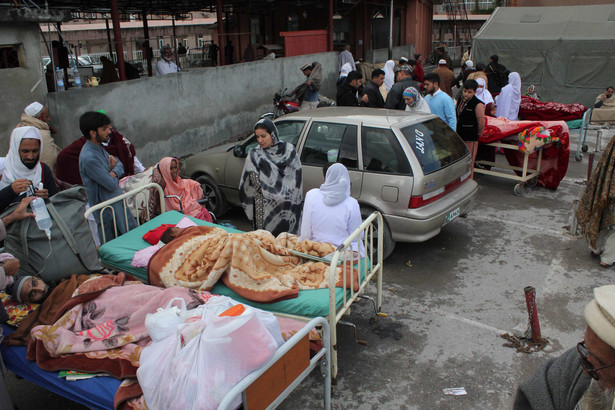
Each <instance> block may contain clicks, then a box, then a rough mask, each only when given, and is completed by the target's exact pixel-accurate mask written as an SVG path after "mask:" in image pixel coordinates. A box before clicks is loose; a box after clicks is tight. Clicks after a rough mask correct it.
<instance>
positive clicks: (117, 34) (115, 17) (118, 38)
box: [111, 0, 126, 81]
mask: <svg viewBox="0 0 615 410" xmlns="http://www.w3.org/2000/svg"><path fill="white" fill-rule="evenodd" d="M111 20H112V21H113V38H114V39H115V53H116V54H117V65H118V67H119V72H120V81H126V69H125V67H124V47H123V46H122V29H121V28H120V12H119V9H118V5H117V0H111Z"/></svg>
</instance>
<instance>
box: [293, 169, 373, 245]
mask: <svg viewBox="0 0 615 410" xmlns="http://www.w3.org/2000/svg"><path fill="white" fill-rule="evenodd" d="M323 173H324V174H325V183H324V184H322V185H321V186H320V188H315V189H311V190H310V191H309V192H308V193H307V194H306V195H305V204H304V205H303V217H302V220H301V236H300V239H311V240H313V241H317V242H327V243H330V244H332V245H335V246H339V245H340V244H341V243H342V242H344V240H345V239H346V238H348V237H349V236H350V234H352V233H353V232H354V231H355V230H356V229H357V228H358V227H359V225H361V222H362V220H361V210H360V208H359V203H358V202H357V200H356V199H354V198H353V197H351V196H350V175H348V170H347V169H346V167H345V166H344V165H342V164H339V163H335V164H330V165H329V166H326V167H325V168H324V169H323ZM354 248H355V250H356V247H354Z"/></svg>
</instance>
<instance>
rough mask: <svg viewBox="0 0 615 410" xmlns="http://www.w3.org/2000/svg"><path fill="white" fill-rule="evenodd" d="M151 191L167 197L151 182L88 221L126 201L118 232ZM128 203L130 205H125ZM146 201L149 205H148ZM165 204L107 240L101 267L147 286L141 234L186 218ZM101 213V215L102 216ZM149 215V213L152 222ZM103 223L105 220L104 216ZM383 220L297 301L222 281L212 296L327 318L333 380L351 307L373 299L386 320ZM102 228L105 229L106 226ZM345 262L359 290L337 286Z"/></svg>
mask: <svg viewBox="0 0 615 410" xmlns="http://www.w3.org/2000/svg"><path fill="white" fill-rule="evenodd" d="M151 188H153V189H154V190H155V191H156V192H157V193H158V195H160V198H163V197H164V192H163V191H162V189H161V188H160V186H159V185H157V184H153V183H152V184H147V185H144V186H142V187H140V188H137V189H134V190H132V191H130V192H127V193H124V194H123V195H120V196H118V197H116V198H114V199H111V200H109V201H105V202H103V203H100V204H98V205H96V206H94V207H92V208H90V209H88V210H87V211H86V213H85V217H86V218H87V217H88V216H89V215H91V214H93V213H94V212H98V213H102V212H112V213H113V212H114V211H113V208H112V207H111V205H112V204H114V203H117V202H122V203H123V204H124V207H123V209H124V213H123V214H122V215H115V214H114V213H113V221H114V229H115V232H116V234H117V229H116V225H117V220H118V218H127V217H128V216H127V213H126V210H127V209H128V205H127V204H128V203H129V202H130V204H133V206H134V207H137V206H138V204H139V203H143V201H139V200H137V199H135V200H130V198H138V197H139V195H143V194H144V192H145V191H148V190H150V189H151ZM127 201H128V202H127ZM145 202H147V201H145ZM160 203H161V212H162V213H161V214H160V215H158V216H156V217H154V218H152V219H151V220H149V221H147V222H145V223H143V224H141V221H140V220H137V224H138V225H139V226H138V227H137V228H135V229H133V230H132V231H130V232H127V233H125V234H124V235H121V236H119V237H117V238H115V239H113V240H110V241H108V242H107V241H103V242H104V243H103V244H102V245H101V247H100V248H99V256H100V261H101V263H102V265H103V266H105V267H107V268H110V269H112V270H116V271H122V272H125V273H128V274H131V275H133V276H134V277H136V278H138V279H139V280H141V281H143V282H145V283H147V281H148V277H147V269H145V268H136V267H133V266H131V264H130V263H131V261H132V258H133V256H134V253H135V252H136V251H138V250H141V249H144V248H145V247H147V246H149V244H148V243H147V242H146V241H144V240H143V239H142V237H143V235H144V234H145V233H147V232H148V231H150V230H151V229H154V228H156V227H158V226H160V225H161V224H165V223H166V224H173V223H177V222H179V221H180V220H181V219H182V218H183V217H184V215H183V214H181V213H179V212H177V211H169V212H165V211H166V209H165V206H164V200H161V201H160ZM131 212H132V213H133V214H134V215H139V213H140V209H132V210H131ZM99 215H100V214H99ZM149 217H150V215H148V219H149ZM101 219H102V218H101ZM191 219H192V220H193V221H194V222H195V223H197V224H198V225H203V226H219V225H215V224H212V223H208V222H205V221H201V220H198V219H194V218H191ZM219 227H221V228H223V229H225V230H226V231H227V232H231V233H240V232H241V231H239V230H236V229H232V228H229V227H225V226H219ZM382 228H383V218H382V215H381V214H380V213H379V212H374V213H372V214H371V215H369V216H368V217H367V218H366V219H365V220H364V221H363V223H362V224H361V225H360V226H359V227H358V228H357V229H356V230H355V231H354V232H353V233H352V234H351V235H350V236H349V237H348V238H346V240H344V242H343V243H342V244H341V245H339V246H338V248H337V249H336V250H335V252H334V253H333V255H332V259H331V264H330V268H329V269H328V277H329V287H328V288H327V289H315V290H302V291H300V292H299V295H298V297H297V298H294V299H289V300H282V301H277V302H272V303H256V302H252V301H249V300H247V299H244V298H242V297H241V296H239V295H238V294H236V293H235V292H234V291H232V290H231V289H229V288H228V287H227V286H225V285H224V284H222V283H221V282H219V283H218V284H216V285H215V286H214V288H213V289H212V290H211V292H212V293H214V294H220V295H225V296H229V297H231V298H233V299H235V300H237V301H238V302H241V303H245V304H247V305H250V306H254V307H258V308H260V309H263V310H267V311H270V312H273V313H275V314H276V315H278V316H283V317H289V318H293V319H298V320H302V321H306V322H307V321H309V320H310V319H313V318H316V317H319V316H322V317H324V318H326V319H327V321H328V323H329V329H330V340H329V341H330V345H331V347H332V350H331V367H332V377H333V378H334V379H335V378H336V377H337V372H338V365H337V330H336V325H337V323H338V322H340V321H341V319H342V317H343V316H344V315H346V314H348V313H349V311H350V307H351V305H352V304H353V303H354V302H355V301H357V300H358V299H367V300H370V301H371V303H372V304H373V307H374V311H375V314H376V317H378V316H386V314H384V313H382V312H381V309H382V273H383V263H382V243H383V229H382ZM103 230H104V228H103ZM357 241H361V246H362V247H363V249H364V252H365V257H363V258H361V259H360V260H359V261H358V263H356V264H354V262H353V253H352V243H353V242H355V243H356V242H357ZM339 264H342V265H343V266H351V265H353V264H354V266H355V268H357V269H358V271H359V275H358V280H359V284H358V290H357V291H355V290H354V289H355V284H354V280H355V278H354V275H349V276H350V278H349V279H348V280H349V282H350V283H347V278H346V275H343V276H344V278H343V284H344V286H343V287H338V288H336V287H335V268H336V267H337V266H338V265H339ZM372 280H375V282H376V298H375V299H374V298H372V297H370V296H367V295H365V291H366V288H367V286H368V285H369V284H370V282H371V281H372Z"/></svg>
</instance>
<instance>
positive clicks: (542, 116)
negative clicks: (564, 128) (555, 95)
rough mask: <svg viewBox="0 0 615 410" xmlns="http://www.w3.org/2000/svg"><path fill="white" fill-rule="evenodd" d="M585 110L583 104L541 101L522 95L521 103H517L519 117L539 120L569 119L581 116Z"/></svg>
mask: <svg viewBox="0 0 615 410" xmlns="http://www.w3.org/2000/svg"><path fill="white" fill-rule="evenodd" d="M585 111H587V107H585V106H584V105H583V104H560V103H556V102H542V101H538V100H535V99H533V98H531V97H527V96H525V95H522V96H521V105H519V118H523V119H524V120H539V121H540V120H545V121H570V120H578V119H580V118H583V113H584V112H585Z"/></svg>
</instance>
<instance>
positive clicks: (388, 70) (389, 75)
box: [383, 60, 395, 92]
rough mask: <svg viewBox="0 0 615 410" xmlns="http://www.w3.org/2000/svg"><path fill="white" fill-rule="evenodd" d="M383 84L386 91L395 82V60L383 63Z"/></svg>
mask: <svg viewBox="0 0 615 410" xmlns="http://www.w3.org/2000/svg"><path fill="white" fill-rule="evenodd" d="M383 70H384V86H385V88H386V89H387V92H389V91H390V90H391V87H393V84H395V61H393V60H389V61H387V62H386V63H384V69H383Z"/></svg>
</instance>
